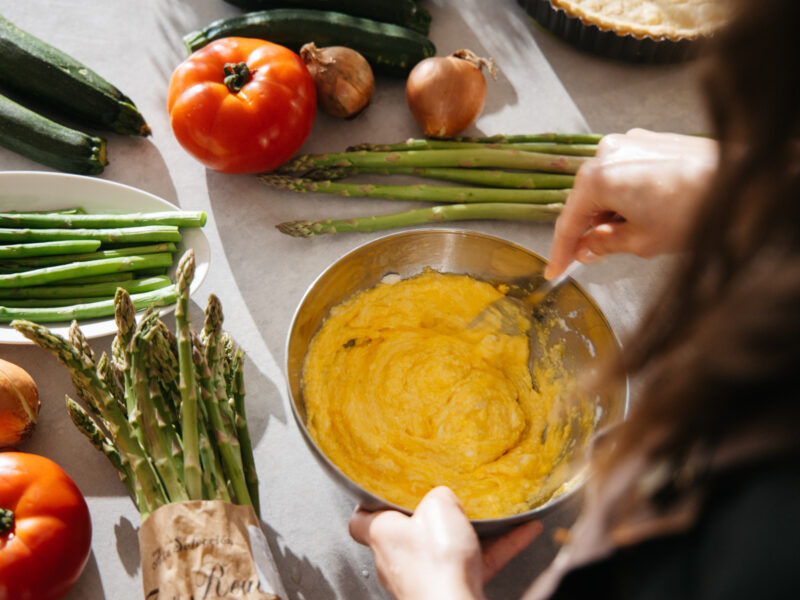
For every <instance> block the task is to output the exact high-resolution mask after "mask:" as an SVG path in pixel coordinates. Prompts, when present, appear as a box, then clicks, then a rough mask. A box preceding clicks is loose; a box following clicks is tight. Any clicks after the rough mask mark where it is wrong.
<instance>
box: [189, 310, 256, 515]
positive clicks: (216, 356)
mask: <svg viewBox="0 0 800 600" xmlns="http://www.w3.org/2000/svg"><path fill="white" fill-rule="evenodd" d="M222 319H223V315H222V305H221V304H220V301H219V298H217V297H216V296H215V295H214V294H211V295H210V296H209V297H208V305H207V307H206V311H205V322H204V326H203V337H204V338H205V355H204V357H203V358H204V359H205V364H204V366H205V369H204V372H203V374H202V376H201V381H202V383H203V386H204V388H205V390H204V391H205V392H206V393H204V394H203V400H204V401H205V406H206V413H207V414H208V417H209V420H210V425H211V428H212V429H213V431H214V435H215V438H216V444H217V448H219V453H220V457H221V458H222V465H223V467H224V468H225V473H226V474H227V476H228V478H229V480H230V482H231V487H232V488H233V492H234V494H235V496H236V501H237V503H238V504H244V505H248V506H253V501H252V499H251V498H250V492H249V490H248V488H247V482H246V480H245V474H244V467H243V464H242V453H241V446H240V445H239V440H238V438H237V437H236V429H235V427H234V423H233V419H232V415H230V413H229V411H228V410H226V409H227V408H228V407H227V399H228V398H227V394H226V393H225V382H224V381H222V380H221V379H222V378H221V377H220V373H221V369H222V364H221V362H220V358H221V351H222V350H223V348H222V346H221V345H220V343H219V337H220V334H221V329H222ZM254 508H255V507H254Z"/></svg>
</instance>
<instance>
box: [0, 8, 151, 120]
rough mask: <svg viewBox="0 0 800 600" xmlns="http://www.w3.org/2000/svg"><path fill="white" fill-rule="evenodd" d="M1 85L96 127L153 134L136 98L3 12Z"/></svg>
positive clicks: (0, 48) (0, 46) (0, 25)
mask: <svg viewBox="0 0 800 600" xmlns="http://www.w3.org/2000/svg"><path fill="white" fill-rule="evenodd" d="M0 56H2V60H0V85H3V86H5V87H6V88H7V89H8V90H10V91H13V92H14V93H16V94H17V95H19V96H20V98H22V97H25V98H26V99H31V100H35V101H37V102H40V103H41V104H43V105H44V106H46V107H47V108H49V109H51V110H53V111H54V112H57V113H59V114H63V115H64V116H67V117H70V118H73V119H75V120H77V121H80V122H83V123H85V124H87V125H89V126H91V127H94V128H96V129H105V130H110V131H114V132H116V133H121V134H125V135H148V134H149V133H150V128H149V127H148V126H147V123H145V120H144V117H142V115H141V113H139V111H138V109H137V108H136V106H135V105H134V103H133V101H132V100H131V99H130V98H128V97H127V96H125V95H124V94H123V93H122V92H121V91H119V90H118V89H117V88H116V87H114V86H113V85H111V84H110V83H109V82H107V81H106V80H105V79H103V78H102V77H100V75H98V74H97V73H95V72H94V71H92V70H91V69H89V68H88V67H86V66H85V65H84V64H82V63H81V62H79V61H77V60H75V59H74V58H72V57H71V56H68V55H67V54H65V53H64V52H62V51H61V50H58V49H57V48H54V47H53V46H51V45H50V44H48V43H46V42H44V41H42V40H40V39H39V38H37V37H35V36H33V35H31V34H30V33H27V32H26V31H23V30H22V29H20V28H19V27H17V26H16V25H14V24H13V23H12V22H11V21H9V20H8V19H6V18H4V17H3V16H2V15H0Z"/></svg>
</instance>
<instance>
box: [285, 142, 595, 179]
mask: <svg viewBox="0 0 800 600" xmlns="http://www.w3.org/2000/svg"><path fill="white" fill-rule="evenodd" d="M586 160H587V159H586V158H585V157H582V156H561V155H556V154H542V153H539V152H517V151H514V150H496V149H494V148H477V149H472V148H467V149H455V150H408V151H404V152H370V151H367V150H360V151H356V152H338V153H331V154H305V155H302V156H298V157H297V158H295V159H293V160H290V161H289V162H287V163H286V164H285V165H283V166H282V167H281V168H280V169H278V171H279V172H280V173H305V172H307V171H310V170H313V169H318V168H320V167H386V165H392V166H402V167H462V168H467V167H470V168H473V167H493V168H498V169H525V170H529V171H543V172H546V173H575V172H576V171H577V170H578V168H579V167H580V166H581V165H582V164H583V163H584V162H586Z"/></svg>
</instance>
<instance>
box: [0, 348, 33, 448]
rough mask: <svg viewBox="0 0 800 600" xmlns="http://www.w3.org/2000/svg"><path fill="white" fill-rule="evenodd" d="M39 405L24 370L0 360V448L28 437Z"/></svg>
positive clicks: (29, 377) (30, 380)
mask: <svg viewBox="0 0 800 600" xmlns="http://www.w3.org/2000/svg"><path fill="white" fill-rule="evenodd" d="M40 406H41V404H40V402H39V391H38V390H37V388H36V383H34V381H33V379H32V378H31V376H30V375H28V373H27V371H25V370H24V369H23V368H22V367H18V366H17V365H15V364H14V363H10V362H8V361H7V360H3V359H2V358H0V448H6V447H8V446H13V445H15V444H18V443H20V442H23V441H25V440H26V439H28V438H29V437H30V436H31V434H32V433H33V430H34V428H35V427H36V422H37V421H38V418H39V407H40Z"/></svg>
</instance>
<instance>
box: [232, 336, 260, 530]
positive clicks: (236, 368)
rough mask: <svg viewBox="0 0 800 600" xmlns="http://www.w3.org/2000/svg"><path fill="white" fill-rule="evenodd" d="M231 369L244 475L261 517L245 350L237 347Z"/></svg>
mask: <svg viewBox="0 0 800 600" xmlns="http://www.w3.org/2000/svg"><path fill="white" fill-rule="evenodd" d="M231 341H232V340H231ZM231 370H232V378H231V379H232V381H231V391H232V400H233V402H232V406H233V411H234V414H235V425H236V435H237V437H238V438H239V443H240V444H241V448H242V463H243V465H244V477H245V481H246V482H247V490H248V491H249V492H250V499H251V500H252V501H253V508H255V510H256V515H258V516H259V517H260V516H261V501H260V500H259V493H258V472H257V471H256V463H255V459H254V457H253V443H252V441H251V440H250V431H249V429H248V428H247V414H246V411H245V406H244V392H245V390H244V352H243V351H242V350H241V349H239V348H236V349H235V354H234V358H233V363H232V365H231Z"/></svg>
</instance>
